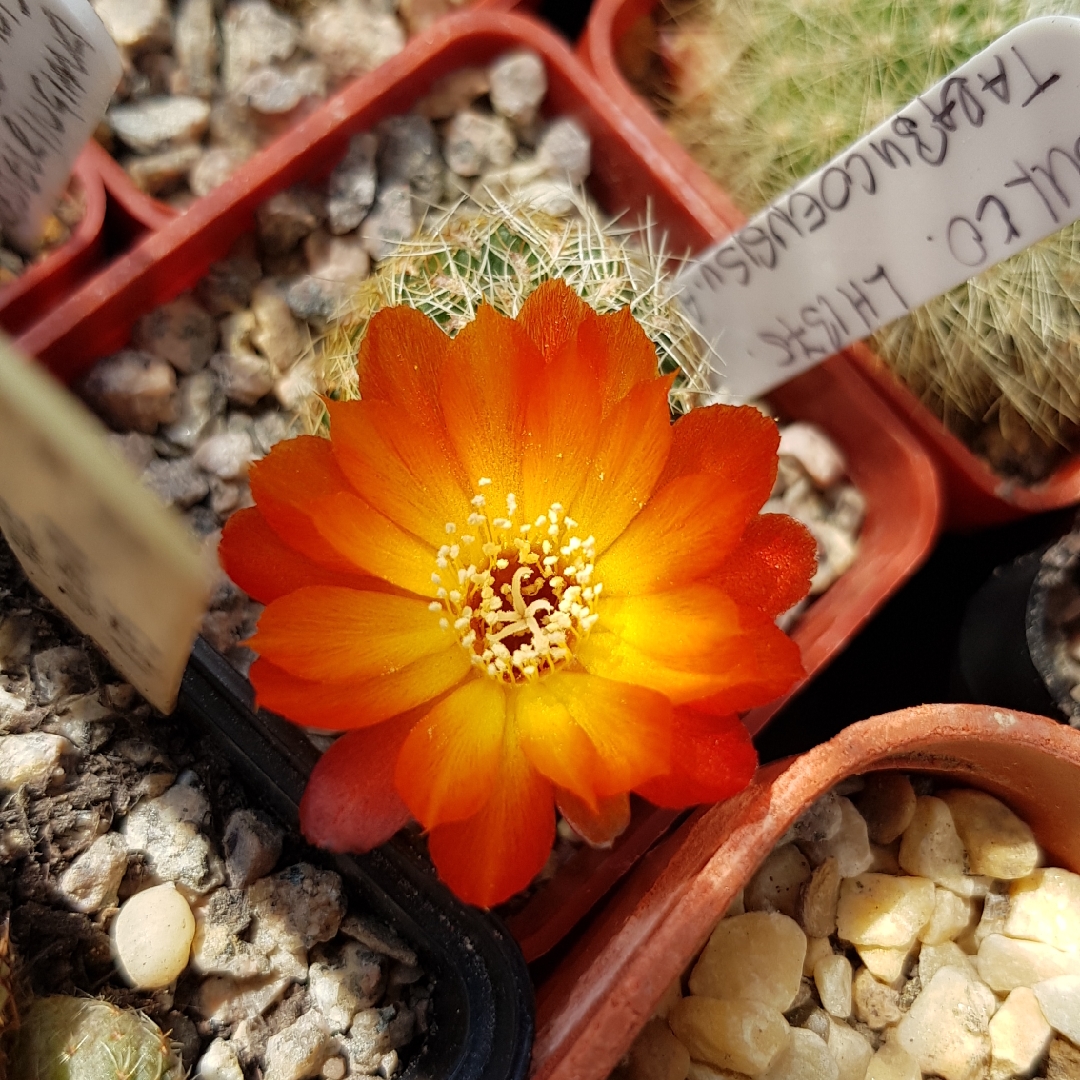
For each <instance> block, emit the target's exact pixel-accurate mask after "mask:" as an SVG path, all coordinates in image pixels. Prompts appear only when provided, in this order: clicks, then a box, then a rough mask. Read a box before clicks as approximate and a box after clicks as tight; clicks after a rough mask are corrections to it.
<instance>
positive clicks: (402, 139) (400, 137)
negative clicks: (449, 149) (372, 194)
mask: <svg viewBox="0 0 1080 1080" xmlns="http://www.w3.org/2000/svg"><path fill="white" fill-rule="evenodd" d="M376 134H377V135H378V138H379V150H378V157H377V163H378V168H379V183H380V185H381V186H383V187H384V188H391V189H392V188H393V187H395V186H397V185H399V184H408V185H409V187H410V189H411V190H412V193H413V195H415V196H416V199H417V203H418V210H419V211H420V212H421V213H422V212H423V211H424V210H425V209H426V208H427V207H428V206H430V205H432V204H434V203H435V202H436V201H437V200H438V198H439V196H440V195H441V193H442V186H443V185H442V175H443V159H442V154H441V153H440V152H439V140H438V136H436V134H435V129H434V128H433V127H432V126H431V121H430V120H428V119H427V118H426V117H424V116H416V115H409V116H390V117H387V118H386V119H385V120H383V121H382V122H381V123H380V124H379V126H378V127H377V128H376ZM379 197H380V199H381V198H382V195H381V194H380V196H379Z"/></svg>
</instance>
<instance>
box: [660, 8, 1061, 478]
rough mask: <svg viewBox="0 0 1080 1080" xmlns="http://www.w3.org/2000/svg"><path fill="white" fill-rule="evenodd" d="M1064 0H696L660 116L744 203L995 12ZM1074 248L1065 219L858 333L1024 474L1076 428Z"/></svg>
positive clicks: (762, 200)
mask: <svg viewBox="0 0 1080 1080" xmlns="http://www.w3.org/2000/svg"><path fill="white" fill-rule="evenodd" d="M1077 12H1080V3H1078V2H1077V0H702V2H701V3H698V4H695V5H694V6H693V8H692V9H689V10H688V11H687V12H686V13H685V14H683V15H681V16H678V18H677V26H676V29H675V31H674V33H673V36H672V38H671V40H672V52H673V54H674V57H675V60H676V67H677V68H678V69H679V71H680V77H679V79H678V82H677V85H676V87H675V89H674V91H673V99H672V100H673V105H672V110H671V115H670V119H669V124H670V127H671V129H672V132H673V133H674V134H675V136H676V137H677V138H678V139H679V140H680V141H681V142H683V143H684V144H685V145H686V146H687V147H688V148H689V149H690V151H691V152H692V153H693V154H694V155H695V157H696V158H697V159H698V160H699V161H700V162H701V164H702V165H703V166H704V167H705V168H706V169H707V170H708V171H709V172H710V173H711V175H712V176H714V177H715V178H716V179H717V180H718V181H719V182H720V183H721V184H722V185H723V186H724V187H725V188H726V189H727V191H728V192H729V193H730V194H731V195H732V197H733V198H734V200H735V202H736V203H737V204H738V205H739V206H740V208H741V209H742V210H743V211H744V212H746V213H747V214H751V213H753V212H755V211H757V210H759V209H761V208H762V207H763V206H764V205H766V204H767V203H768V202H770V201H771V200H772V199H773V198H775V197H776V196H777V195H779V194H780V193H781V192H783V191H784V190H786V189H787V188H788V187H790V186H791V185H792V184H794V183H795V182H796V181H798V180H800V179H802V178H803V177H805V176H806V175H808V174H809V173H811V172H813V171H814V170H815V169H816V168H818V167H819V166H821V165H822V164H824V163H825V162H826V161H828V160H829V159H830V158H831V157H833V156H834V155H836V154H837V153H838V152H840V151H841V150H842V149H843V148H844V147H845V146H847V145H849V144H850V143H851V142H853V141H855V140H856V139H857V138H859V137H861V136H862V135H864V134H865V133H866V132H867V131H869V130H870V129H872V128H873V127H874V126H875V125H877V124H878V123H880V122H881V121H882V120H884V119H886V118H887V117H888V116H889V115H891V114H892V113H893V112H895V111H896V110H898V109H899V108H901V107H902V106H904V105H905V104H907V102H908V101H910V100H911V99H912V98H914V97H915V95H916V94H919V93H921V92H922V91H924V90H925V89H927V88H928V87H929V86H931V85H933V83H935V82H936V81H938V80H939V79H941V78H942V77H944V76H945V75H946V74H948V72H949V71H951V70H952V69H953V68H955V67H956V66H958V65H959V64H961V63H963V62H964V61H965V60H967V59H969V58H970V57H971V56H973V55H974V54H975V53H977V52H979V51H980V50H982V49H983V48H985V47H986V46H988V45H989V44H990V43H991V42H993V41H994V40H995V39H996V38H997V37H999V36H1000V35H1001V34H1002V33H1004V32H1005V31H1006V30H1008V29H1009V28H1010V27H1012V26H1014V25H1016V24H1018V23H1020V22H1022V21H1024V20H1026V19H1028V18H1033V17H1035V16H1037V15H1046V14H1054V13H1058V14H1070V13H1077ZM1078 249H1080V224H1077V225H1072V226H1069V227H1067V228H1065V229H1064V230H1062V231H1061V232H1060V233H1058V234H1056V235H1054V236H1051V237H1049V238H1048V239H1046V240H1044V241H1042V242H1041V243H1039V244H1036V245H1035V246H1033V247H1031V248H1028V249H1027V250H1026V251H1023V252H1020V253H1018V254H1017V255H1015V256H1013V257H1012V258H1010V259H1008V260H1006V261H1005V262H1003V263H1000V264H998V265H997V266H995V267H992V268H990V269H989V270H987V271H985V272H983V273H981V274H979V275H978V276H977V277H975V278H972V279H971V280H970V281H968V282H967V283H965V284H964V285H961V286H958V287H957V288H956V289H953V290H951V291H950V292H948V293H946V294H945V295H944V296H941V297H939V298H937V299H936V300H934V301H932V302H931V303H929V304H927V305H926V306H925V307H923V308H921V309H919V310H918V311H916V312H913V313H912V314H911V315H909V316H907V317H905V318H904V319H901V320H899V321H898V322H896V323H893V324H892V325H890V326H888V327H886V328H885V329H884V330H882V331H881V332H880V333H879V334H878V335H877V336H876V337H875V339H874V341H873V343H872V344H873V346H874V348H875V349H876V350H877V351H878V352H879V353H880V355H881V356H882V358H883V359H884V360H885V362H886V363H887V364H888V365H889V366H890V367H891V368H892V369H893V371H895V372H896V373H897V374H898V375H899V376H900V377H901V378H902V379H903V380H904V381H905V382H906V383H907V385H908V386H909V387H910V388H911V389H912V390H913V391H914V392H915V393H916V394H918V395H919V396H920V397H921V398H922V399H923V401H924V402H926V404H927V405H929V406H930V407H931V408H932V409H934V410H935V411H936V412H937V414H938V415H939V416H941V417H942V419H943V420H944V422H945V424H946V425H947V426H948V427H950V429H952V430H953V431H955V432H956V433H957V434H959V435H961V436H962V437H966V438H968V439H969V440H971V441H973V442H975V443H976V445H977V448H980V449H982V450H984V451H986V452H987V453H988V456H990V457H991V459H992V460H993V461H994V463H995V464H997V465H998V467H1000V468H1002V469H1003V470H1005V471H1017V472H1020V473H1021V474H1024V475H1026V477H1027V478H1028V479H1036V478H1038V476H1039V475H1040V474H1042V473H1045V472H1046V471H1048V470H1049V469H1050V468H1052V467H1053V462H1054V454H1053V452H1052V450H1051V444H1054V443H1057V444H1063V445H1069V444H1072V443H1074V442H1075V440H1076V437H1077V435H1078V434H1080V393H1078V392H1077V375H1078V373H1080V273H1078V272H1077V270H1076V267H1077V265H1078V264H1077V255H1078V254H1080V250H1078ZM987 424H989V425H990V427H986V425H987ZM984 429H985V430H984Z"/></svg>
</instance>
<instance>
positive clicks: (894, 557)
mask: <svg viewBox="0 0 1080 1080" xmlns="http://www.w3.org/2000/svg"><path fill="white" fill-rule="evenodd" d="M523 46H527V47H528V48H531V49H533V50H535V51H536V52H538V53H539V54H540V55H541V56H542V57H543V58H544V60H545V62H546V64H547V69H548V81H549V86H550V89H549V92H548V97H547V102H546V106H545V107H546V108H547V110H548V111H549V112H550V113H552V114H555V115H571V116H574V117H576V118H577V119H578V120H579V121H580V122H581V123H582V124H583V125H584V126H585V127H586V128H587V129H588V131H589V133H590V135H591V138H592V143H593V162H594V165H593V175H592V177H591V179H590V181H589V186H590V188H591V190H592V193H593V194H594V196H595V197H596V198H597V199H598V200H599V201H600V203H601V204H602V205H603V206H604V208H605V209H606V210H608V211H609V212H611V213H618V212H624V211H625V212H627V213H628V214H629V215H630V217H631V218H633V217H635V216H637V215H639V214H645V213H646V212H648V213H649V214H650V215H651V217H652V219H653V220H654V221H656V222H658V223H659V225H660V227H661V228H663V229H665V230H666V231H667V233H668V238H669V241H670V243H671V247H672V249H673V250H676V251H681V250H683V249H685V248H686V247H701V246H702V245H703V244H705V243H706V242H707V241H708V239H709V235H710V234H709V232H708V230H707V228H706V226H704V225H703V224H702V222H701V218H700V215H699V214H698V213H697V208H696V206H695V205H694V204H693V202H692V201H690V200H689V199H688V192H687V189H686V187H685V186H684V185H682V184H680V183H678V180H677V178H676V177H672V175H671V173H670V170H669V167H668V165H667V163H665V162H664V161H663V160H661V159H659V158H658V156H657V155H656V154H653V153H651V152H650V150H649V147H648V145H647V144H644V145H643V142H642V137H641V135H640V133H639V132H638V130H637V129H636V128H635V127H634V126H633V125H631V124H629V123H628V122H627V121H626V119H625V117H624V116H623V115H622V114H621V113H620V112H619V111H618V110H617V109H616V108H615V107H614V106H613V105H612V104H611V103H610V101H609V99H608V98H607V96H606V94H605V93H604V91H603V90H602V89H601V88H600V86H599V85H598V84H597V83H596V82H595V80H594V79H593V78H592V77H591V76H590V75H589V74H588V72H587V71H586V70H585V69H584V68H583V67H582V66H581V64H580V63H579V62H578V61H577V60H576V59H575V58H574V56H573V54H572V53H571V52H570V51H569V49H568V48H567V46H566V45H565V44H564V42H563V41H562V39H561V38H559V37H557V36H556V35H555V34H554V33H552V32H551V31H550V30H548V29H547V28H546V27H544V26H543V25H541V24H540V23H538V22H536V21H535V20H533V19H530V18H527V17H524V16H521V15H514V14H495V13H490V12H466V13H464V14H461V15H457V16H454V17H453V18H451V19H448V20H446V21H445V22H443V23H441V24H440V25H438V26H436V27H434V28H433V29H432V30H431V31H430V32H429V33H428V34H426V35H424V37H423V38H422V39H420V40H414V41H413V42H412V43H410V45H409V46H408V47H407V48H406V49H405V51H404V52H402V53H400V54H399V55H398V56H396V57H394V58H393V59H392V60H390V61H389V62H388V63H386V64H385V65H383V66H382V67H381V68H379V70H377V71H375V72H373V73H371V74H370V75H368V76H366V77H364V78H363V79H359V80H357V81H356V82H354V83H352V84H351V85H350V86H348V87H346V88H345V89H343V90H342V91H341V92H340V93H338V94H337V95H336V96H335V97H333V98H331V99H329V100H328V101H327V102H325V103H324V104H323V105H322V106H321V107H320V108H319V109H318V111H317V112H315V113H314V114H312V115H311V116H309V117H308V118H307V119H306V120H304V121H303V122H302V123H301V124H300V125H298V126H297V127H296V128H295V129H293V130H292V131H291V132H289V133H288V134H287V135H286V136H284V137H283V138H281V139H279V140H277V141H276V142H275V143H273V144H272V145H271V146H268V147H267V148H266V149H265V150H263V151H262V152H261V153H260V154H258V155H256V156H255V157H254V158H252V159H251V161H249V162H248V163H247V165H246V166H245V167H244V168H243V169H241V170H240V171H239V172H238V173H237V174H236V175H234V176H233V177H231V178H230V179H229V180H228V181H227V182H226V183H225V184H224V185H223V186H222V187H220V188H218V189H217V190H216V191H214V192H211V194H209V195H208V196H206V197H205V198H204V199H201V200H200V201H199V202H198V203H196V204H195V205H194V206H192V207H191V209H190V210H188V212H187V213H185V214H183V215H181V216H178V217H177V218H175V219H174V220H173V221H171V222H170V223H169V224H167V225H166V226H165V227H164V228H162V229H161V230H160V231H159V232H157V233H154V234H151V235H148V236H147V237H146V238H145V239H144V240H143V241H142V242H141V243H139V244H138V245H137V246H136V247H135V248H134V249H133V250H132V251H130V252H129V253H128V254H126V255H125V256H123V257H122V258H121V259H119V260H118V261H117V262H116V263H114V264H113V265H112V266H110V267H109V268H108V269H107V270H105V271H104V272H103V273H101V274H100V275H99V276H98V277H97V278H95V279H94V280H93V281H91V282H90V283H88V284H87V285H86V286H85V287H84V288H83V289H82V290H81V291H80V292H78V293H77V294H76V295H74V296H72V297H71V298H70V300H68V301H67V303H65V304H63V305H61V306H60V307H58V308H57V309H56V310H55V311H53V312H52V313H51V314H50V316H49V317H48V318H47V319H46V320H44V321H42V322H41V323H39V324H38V325H37V326H35V327H34V328H33V329H32V330H31V331H30V332H28V333H27V334H25V335H24V336H23V338H22V339H21V340H20V342H19V344H20V345H21V346H22V348H23V349H24V350H25V351H27V352H29V353H31V354H33V355H36V356H38V357H39V358H40V359H41V360H42V362H43V363H44V364H45V365H46V366H47V367H48V368H49V369H50V370H52V371H53V372H54V373H55V374H56V375H57V376H58V377H60V378H61V379H63V380H65V381H70V380H72V379H74V378H75V377H76V376H78V375H79V374H80V373H81V372H82V371H84V370H85V369H86V368H88V367H89V366H90V365H91V364H92V363H93V361H94V360H95V359H97V358H98V357H100V356H104V355H106V354H108V353H111V352H113V351H115V350H117V349H120V348H122V347H123V346H124V345H125V344H127V341H128V338H129V335H130V331H131V326H132V324H133V322H134V321H135V319H136V318H138V316H139V315H141V314H142V313H144V312H146V311H148V310H150V309H151V308H153V307H155V306H156V305H158V304H161V303H163V302H165V301H167V300H170V299H172V298H173V297H174V296H176V295H177V294H178V293H180V292H182V291H184V290H185V289H188V288H190V287H191V286H192V285H194V284H195V283H196V282H197V281H198V280H199V278H200V277H202V276H203V274H205V272H206V270H207V268H208V267H209V266H210V264H211V263H212V262H213V261H214V260H216V259H219V258H221V257H222V256H224V255H225V254H226V253H227V252H228V251H229V249H230V248H231V247H232V245H233V243H234V242H235V241H236V240H237V238H238V237H240V236H241V235H242V234H243V233H246V232H249V231H250V230H251V229H252V228H253V225H254V215H255V210H256V208H257V207H258V206H259V205H260V204H261V203H262V202H264V201H265V200H266V199H267V198H269V197H270V196H271V195H273V194H274V193H275V192H278V191H281V190H283V189H285V188H287V187H289V186H291V185H292V184H295V183H297V182H298V181H300V180H307V181H318V180H319V179H321V178H323V177H325V176H326V175H327V174H328V173H329V172H330V170H331V169H332V168H333V167H334V165H336V164H337V162H338V161H339V160H340V158H341V157H342V155H343V154H344V153H345V149H346V146H347V144H348V141H349V139H350V137H351V136H352V135H354V134H356V133H358V132H362V131H365V130H367V129H369V128H370V127H372V126H373V125H374V124H376V123H377V122H378V121H379V120H380V119H381V118H383V117H385V116H389V115H393V114H395V113H400V112H406V111H408V109H409V108H410V107H411V106H412V104H413V102H414V101H415V100H416V99H417V98H418V97H420V96H422V95H423V94H425V93H426V92H427V90H428V88H429V87H430V86H431V84H432V83H433V82H434V81H435V80H436V79H438V78H440V77H441V76H443V75H445V74H447V73H448V72H450V71H453V70H455V69H456V68H459V67H462V66H465V65H468V64H482V63H486V62H489V61H490V60H491V59H493V58H494V57H495V56H497V55H498V54H499V53H501V52H503V51H505V50H507V49H513V48H521V47H523ZM775 401H776V405H777V406H778V407H779V408H780V409H781V410H782V411H783V412H784V413H785V414H786V415H788V416H790V417H791V418H792V419H805V420H810V421H813V422H815V423H818V424H820V425H821V426H822V427H824V428H825V429H826V430H827V431H828V432H829V433H830V434H831V435H832V437H833V438H834V439H835V440H836V442H837V443H838V444H839V445H840V447H841V449H842V450H843V451H844V453H845V454H846V455H847V458H848V462H849V471H850V474H851V478H852V480H853V481H854V482H855V483H856V484H857V485H858V486H859V488H860V489H861V490H862V492H863V493H864V495H865V496H866V499H867V506H868V510H867V517H866V522H865V525H864V527H863V533H862V539H861V541H860V545H861V546H860V552H859V556H858V558H857V560H856V562H855V564H854V565H853V566H852V568H851V569H850V570H849V571H848V572H847V574H845V575H844V577H843V578H841V579H840V580H839V581H838V582H837V583H836V584H835V585H834V586H833V588H832V589H830V590H829V592H828V593H827V594H825V595H824V596H823V597H821V598H820V599H819V600H817V601H816V602H815V603H814V605H813V606H812V607H811V608H810V609H809V610H808V612H807V613H806V615H805V616H804V617H803V619H802V620H801V622H800V623H799V625H798V627H797V628H796V630H795V635H794V636H795V638H796V640H797V641H798V642H799V644H800V646H801V648H802V652H803V659H804V663H805V666H806V669H807V672H808V674H807V678H811V677H812V676H813V675H814V674H815V673H816V672H818V671H819V670H821V668H822V667H823V666H824V665H825V664H826V663H827V662H828V661H829V659H830V658H831V657H832V656H833V655H834V654H835V653H837V652H839V651H840V650H841V649H843V647H844V646H845V645H846V644H847V642H848V640H849V639H850V638H851V637H852V635H853V634H855V633H856V631H857V630H858V629H859V627H860V626H861V625H862V624H863V623H864V622H865V621H866V620H867V619H868V618H869V617H870V615H871V614H872V613H873V612H874V611H875V610H876V609H877V608H878V607H879V606H880V605H881V603H882V602H883V601H884V600H885V599H886V598H887V597H888V596H889V595H890V594H891V593H892V592H893V591H894V590H895V589H896V588H897V587H898V586H899V585H900V584H901V582H903V581H904V580H905V578H906V577H907V576H908V575H909V574H911V573H912V572H913V571H914V570H915V568H916V567H917V566H918V565H919V564H920V563H921V562H922V560H923V559H924V558H925V556H926V554H927V553H928V551H929V548H930V546H931V544H932V542H933V540H934V537H935V535H936V531H937V521H938V506H939V503H938V490H937V481H936V476H935V473H934V470H933V467H932V465H931V464H930V461H929V459H928V458H927V456H926V454H925V453H924V452H923V451H922V449H921V448H920V447H919V444H918V442H917V441H916V440H915V439H914V438H913V437H912V436H911V435H910V434H909V433H908V432H907V430H906V429H905V428H904V427H903V426H902V425H901V424H900V423H899V421H898V420H897V419H896V418H895V417H894V416H893V414H892V413H891V412H890V411H889V409H888V408H887V407H886V406H885V405H884V403H883V402H882V401H881V400H880V399H879V398H878V397H877V395H876V394H874V393H873V391H872V390H871V389H870V388H869V387H868V386H867V385H866V383H865V382H864V381H863V380H862V379H860V378H859V377H858V376H857V375H856V374H855V372H854V371H853V370H852V367H851V365H850V363H849V362H848V361H847V360H846V359H845V358H844V357H837V358H835V359H833V360H831V361H829V363H827V364H825V365H824V366H822V367H820V368H818V369H816V370H814V371H812V372H809V373H807V374H806V375H804V376H802V377H801V378H799V379H796V380H794V381H793V382H792V383H790V384H789V385H788V386H785V387H784V388H783V390H782V391H781V392H779V393H778V394H777V395H776V398H775ZM781 704H782V702H776V703H774V704H772V705H770V706H768V707H765V708H762V709H757V710H755V711H754V712H752V713H750V714H749V715H748V716H747V718H746V722H747V726H748V727H749V729H750V730H751V731H753V732H756V731H758V730H759V729H760V728H761V727H762V726H763V725H764V724H765V723H766V722H767V721H768V719H769V718H770V717H771V716H772V715H773V714H774V713H775V711H776V710H777V709H778V708H779V707H780V705H781ZM674 818H675V815H673V814H672V813H671V812H670V811H664V810H656V809H655V808H651V807H647V806H645V805H644V804H642V805H639V806H637V807H636V809H635V814H634V822H633V825H632V827H631V828H630V829H629V830H628V831H627V832H626V833H625V834H624V835H623V836H622V837H621V838H620V840H619V841H618V842H617V843H616V845H615V847H614V848H613V850H612V851H610V852H595V851H592V850H589V849H583V850H581V851H579V852H578V853H577V855H575V856H574V857H573V858H572V859H571V860H570V863H568V864H566V865H564V866H563V867H562V868H561V870H560V871H559V873H558V874H557V875H556V876H555V878H554V879H553V880H552V881H551V882H549V883H548V884H547V885H545V886H544V887H542V888H541V889H539V890H538V891H537V892H536V893H535V895H534V896H533V897H532V899H531V901H530V902H529V904H528V905H527V906H526V907H525V908H524V909H523V910H522V911H520V912H518V913H517V914H516V915H515V916H514V918H513V919H512V920H510V926H511V929H512V930H513V932H514V933H515V936H517V938H518V940H519V942H520V943H521V944H522V947H523V949H524V951H525V954H526V956H527V957H529V958H530V959H531V958H534V957H536V956H539V955H541V954H542V953H544V952H546V951H547V950H548V949H550V948H551V947H552V946H553V945H554V944H555V943H556V942H558V941H559V940H560V939H561V938H562V937H563V936H564V935H565V934H566V932H567V931H568V930H569V929H570V928H571V927H572V926H574V925H575V923H577V922H578V921H579V920H580V919H581V917H582V916H583V915H584V914H585V913H586V912H587V911H588V910H589V909H590V908H591V907H592V906H593V905H594V904H595V903H596V902H597V901H598V900H599V899H600V898H601V897H602V896H603V895H604V894H605V893H606V892H607V891H608V890H609V889H610V888H611V887H612V885H614V884H615V882H616V881H617V880H618V879H619V878H620V877H621V876H622V875H623V874H625V873H626V871H627V870H628V869H629V867H630V866H631V865H632V864H633V863H634V862H636V861H637V860H638V859H639V858H640V857H641V855H642V854H643V853H644V852H645V851H646V850H647V849H648V847H649V846H650V845H651V844H652V843H653V842H654V841H655V840H656V839H657V838H658V837H659V836H661V835H662V834H663V833H664V832H666V831H667V830H668V829H669V828H670V826H671V824H672V822H673V820H674Z"/></svg>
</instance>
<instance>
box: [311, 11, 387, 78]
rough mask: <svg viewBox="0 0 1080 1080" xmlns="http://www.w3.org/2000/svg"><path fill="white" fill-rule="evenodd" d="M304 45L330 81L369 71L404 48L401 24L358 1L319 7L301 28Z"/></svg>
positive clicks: (384, 12) (385, 12)
mask: <svg viewBox="0 0 1080 1080" xmlns="http://www.w3.org/2000/svg"><path fill="white" fill-rule="evenodd" d="M304 44H305V45H306V46H307V47H308V48H309V49H310V50H311V51H312V52H313V53H314V54H315V55H316V56H317V57H318V58H319V59H320V60H321V61H322V62H323V63H324V64H325V65H326V67H327V70H328V71H329V72H330V76H331V78H333V79H335V80H342V79H347V78H349V77H350V76H353V75H360V74H362V73H363V72H365V71H372V70H373V69H374V68H377V67H378V66H379V65H380V64H382V63H384V62H385V61H387V60H389V59H390V57H391V56H394V55H396V54H397V53H399V52H401V50H402V49H403V48H404V47H405V34H404V32H403V31H402V29H401V24H400V23H399V22H398V21H397V19H396V18H395V17H394V15H393V14H392V13H391V12H387V11H377V10H375V9H374V6H373V5H369V4H364V3H361V0H329V2H328V3H323V4H319V5H317V6H316V7H315V10H314V13H313V14H312V15H311V16H310V18H308V20H307V22H306V23H305V26H304Z"/></svg>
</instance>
